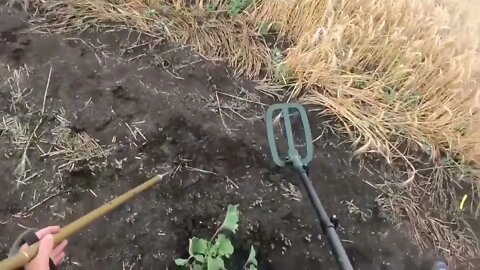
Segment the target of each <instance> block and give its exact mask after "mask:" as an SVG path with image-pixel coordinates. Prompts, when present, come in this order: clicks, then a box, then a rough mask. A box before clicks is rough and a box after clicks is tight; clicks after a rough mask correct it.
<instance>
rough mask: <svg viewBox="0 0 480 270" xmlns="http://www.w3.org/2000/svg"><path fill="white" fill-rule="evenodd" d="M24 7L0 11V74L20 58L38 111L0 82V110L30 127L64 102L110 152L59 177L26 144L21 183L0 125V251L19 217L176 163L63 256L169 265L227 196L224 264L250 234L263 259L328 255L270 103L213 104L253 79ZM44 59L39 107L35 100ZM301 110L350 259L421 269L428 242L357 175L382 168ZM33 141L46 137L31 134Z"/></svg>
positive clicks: (208, 226) (217, 218) (59, 208)
mask: <svg viewBox="0 0 480 270" xmlns="http://www.w3.org/2000/svg"><path fill="white" fill-rule="evenodd" d="M25 18H26V16H23V15H20V14H13V13H11V12H10V11H7V10H3V11H2V12H1V13H0V35H1V41H0V61H1V65H3V68H2V69H1V70H2V74H0V76H1V77H2V82H3V81H5V80H6V78H7V77H9V76H11V72H10V71H8V70H9V69H10V70H13V69H16V68H19V67H21V66H25V67H27V69H28V70H29V71H30V72H29V76H28V77H25V78H24V80H23V81H22V86H23V87H25V88H28V89H31V90H32V93H31V94H30V95H28V96H27V97H26V102H28V103H29V104H32V106H33V111H35V112H36V113H30V114H29V113H28V111H29V110H28V109H27V108H23V107H21V106H20V109H19V110H17V111H16V112H14V111H12V108H11V106H10V105H11V102H12V101H11V94H10V89H9V87H7V86H6V85H4V87H2V88H1V92H0V105H1V112H0V114H1V115H2V116H6V115H15V114H17V115H22V117H23V118H25V119H26V118H27V117H30V121H29V122H28V123H29V124H28V125H29V126H30V127H34V126H35V125H36V123H37V122H38V121H39V119H40V118H42V119H43V124H42V125H40V126H39V129H38V130H39V132H38V133H40V131H41V130H48V129H49V128H50V127H51V126H53V125H55V116H56V115H57V114H59V112H61V111H64V117H65V118H66V119H68V120H70V121H71V125H70V129H71V132H72V133H78V132H85V133H87V134H88V135H90V136H91V137H93V138H95V139H96V140H98V142H99V144H100V145H102V147H103V148H104V149H111V153H110V154H109V155H108V157H107V158H106V159H105V160H104V161H101V160H99V161H98V162H99V163H98V164H99V165H98V166H87V165H85V164H83V165H82V164H77V165H76V168H75V169H74V170H72V171H71V172H69V171H64V172H63V173H62V174H61V177H58V173H57V174H56V172H57V171H58V169H59V165H60V160H58V159H54V158H45V157H42V155H41V153H39V151H38V150H37V148H36V147H33V146H34V145H33V146H32V147H31V149H29V151H28V152H27V154H28V157H29V160H30V163H31V170H32V172H35V171H42V170H43V173H41V174H40V175H39V176H38V177H34V178H33V179H30V181H29V182H28V183H27V184H20V185H18V184H17V183H16V182H15V181H14V179H15V176H14V171H15V168H16V167H17V165H18V163H19V160H20V157H21V155H22V150H21V149H17V148H15V147H14V146H13V144H12V142H11V138H10V137H9V136H7V135H5V134H2V135H0V145H1V149H0V151H2V154H1V155H0V171H1V177H0V187H1V189H0V190H1V191H2V196H1V198H0V222H1V223H0V224H1V225H0V243H1V244H0V254H6V253H7V251H8V248H9V245H10V244H11V243H12V242H13V240H14V238H15V237H16V236H17V235H18V234H20V233H21V232H22V231H23V230H24V229H23V228H22V227H23V226H26V227H44V226H47V225H51V224H61V225H64V224H67V223H69V222H70V221H73V220H74V219H76V218H77V217H80V216H81V215H83V214H85V213H87V212H89V211H90V210H92V209H94V208H96V207H98V206H100V205H101V204H103V203H105V202H106V201H108V200H110V199H111V198H113V197H114V196H116V195H119V194H122V193H123V192H125V191H127V190H128V189H130V188H132V187H134V186H136V185H138V184H139V183H141V182H142V181H144V180H146V179H148V178H149V177H151V176H153V175H155V174H157V173H164V172H167V171H174V172H175V173H173V174H172V175H171V176H170V177H166V178H165V180H164V181H163V182H162V183H161V184H159V185H158V186H156V187H155V188H154V189H153V190H150V191H147V192H146V193H144V194H142V195H140V196H139V197H138V198H136V199H134V200H133V201H131V202H129V203H127V204H126V205H124V206H123V207H121V208H120V209H118V210H115V211H114V212H113V213H111V214H109V215H108V216H106V217H104V218H103V219H101V220H99V221H97V222H95V223H94V224H92V225H91V226H89V227H88V229H86V230H84V231H82V232H81V233H79V234H78V235H76V236H74V237H72V238H71V239H70V242H69V246H68V251H67V253H68V254H67V256H68V259H67V260H66V262H65V265H66V267H65V269H166V268H168V269H175V266H174V263H173V260H174V259H175V258H177V257H181V256H184V255H185V253H186V251H187V247H188V240H189V238H190V237H192V236H198V237H205V238H209V237H211V236H212V234H213V233H214V232H215V231H216V228H217V227H218V225H219V223H220V222H221V221H222V220H223V218H224V215H225V212H226V208H227V206H228V205H229V204H238V205H239V209H240V211H241V218H240V230H239V232H238V234H237V236H236V239H235V245H236V250H237V253H236V257H235V260H234V263H233V264H235V262H237V260H238V261H239V262H241V261H244V260H245V259H246V256H247V255H248V254H247V253H248V250H249V248H250V246H251V245H253V246H254V247H255V249H256V250H257V253H258V259H259V261H260V264H261V265H260V269H335V268H336V264H335V261H334V259H333V258H332V256H331V253H330V251H329V249H328V246H327V244H326V238H325V237H324V236H322V234H321V230H320V227H319V225H318V223H317V221H316V219H315V215H314V212H313V211H312V207H311V205H310V203H309V201H308V198H307V196H306V194H305V193H304V191H303V188H302V187H301V185H300V183H299V182H298V180H296V178H295V177H294V175H293V174H292V173H290V172H285V171H282V170H279V169H277V168H275V167H274V166H273V163H272V161H271V160H270V158H269V150H268V147H267V143H266V133H265V129H264V122H263V120H262V114H263V111H264V110H265V109H266V107H264V106H261V105H258V104H254V106H246V105H252V104H250V103H244V105H245V109H243V110H238V109H237V110H236V112H238V113H239V114H241V115H242V116H244V117H245V119H243V118H242V117H239V116H238V115H235V114H234V113H232V112H231V111H230V110H229V109H227V108H223V109H222V111H223V112H224V113H223V114H222V117H221V116H220V114H219V112H218V107H217V103H216V102H217V95H218V98H219V101H220V103H221V104H222V106H224V105H225V104H230V103H232V102H235V101H237V103H238V102H239V100H236V99H234V98H231V97H229V96H227V95H223V94H221V93H227V94H229V95H235V96H242V97H244V98H246V97H247V96H246V95H247V93H250V94H252V95H261V93H260V92H259V91H258V90H256V89H255V86H254V85H253V84H252V83H250V82H248V81H245V80H242V79H241V78H237V77H235V76H232V75H233V72H232V71H231V70H229V69H228V68H226V67H225V66H224V64H223V63H222V62H218V61H216V62H211V61H207V60H205V59H204V58H202V57H201V56H199V55H196V54H195V53H193V52H192V51H190V50H189V49H188V48H184V47H181V46H175V45H171V44H165V43H163V42H162V41H152V40H150V42H149V44H147V45H141V44H140V43H142V42H146V41H149V40H148V39H143V38H142V37H140V38H139V34H138V33H135V32H130V33H128V32H125V31H120V32H118V31H113V30H112V31H105V32H103V33H98V34H94V33H83V34H82V35H80V36H75V37H72V36H69V37H65V36H41V35H39V34H35V33H31V32H30V31H28V29H29V26H28V25H27V24H26V23H25V22H24V19H25ZM138 40H140V42H137V43H136V41H138ZM152 44H153V45H152ZM136 45H139V46H136ZM129 47H131V48H129ZM7 65H8V67H7ZM50 68H51V69H52V73H51V79H50V84H49V88H48V92H47V96H46V97H47V98H46V109H45V113H46V115H47V117H46V116H45V115H44V116H41V115H40V114H39V110H40V109H41V107H42V103H43V96H44V93H45V88H46V84H47V81H48V74H49V70H50ZM217 91H218V92H221V93H220V94H216V93H217ZM263 100H264V102H267V103H268V102H269V101H268V99H267V98H266V97H263ZM234 110H235V109H234ZM30 112H31V111H30ZM227 113H229V114H230V115H231V116H232V117H231V118H230V117H228V116H227V115H226V114H227ZM222 118H223V120H224V122H225V125H226V126H228V127H229V128H230V130H227V129H226V128H225V125H224V123H223V122H222ZM232 118H233V119H232ZM310 119H311V122H312V126H313V132H314V137H316V136H318V135H319V134H320V133H321V132H322V130H326V131H325V132H324V133H323V136H322V138H321V139H320V140H319V141H317V142H316V145H315V147H316V149H315V157H314V161H313V162H312V164H311V168H312V169H311V176H312V181H313V182H314V184H315V186H316V188H317V191H318V193H319V195H320V197H321V199H322V201H323V203H324V205H325V208H326V209H327V211H328V212H329V213H330V214H336V215H337V216H338V217H339V219H340V225H341V228H339V232H340V236H341V238H342V239H344V240H345V241H344V244H345V247H346V248H347V251H348V253H349V255H350V256H351V258H352V261H353V262H354V264H355V268H356V269H430V267H431V265H432V264H431V263H432V259H433V256H430V255H427V254H423V255H420V254H419V252H418V251H417V250H416V249H415V248H414V247H413V246H412V245H411V243H410V242H409V241H408V240H407V238H406V237H404V236H403V234H402V232H401V231H398V230H396V229H394V228H393V227H392V226H391V225H389V224H388V223H386V222H385V221H384V220H383V219H382V218H381V217H380V216H379V215H378V211H376V205H375V197H376V196H377V195H378V194H377V193H376V191H375V190H374V189H372V188H371V187H370V186H369V185H367V184H366V183H365V182H364V181H362V180H368V181H370V182H382V177H384V176H382V175H379V174H377V173H372V172H373V171H374V170H373V169H370V170H368V169H365V168H364V167H363V166H364V165H362V166H361V165H360V164H358V163H359V162H358V161H356V160H351V151H350V150H349V149H348V148H346V146H342V145H340V143H341V142H342V141H343V139H342V138H338V137H337V136H336V135H335V134H333V133H331V132H329V131H328V129H325V128H324V124H323V122H322V119H321V118H319V117H318V116H316V115H314V114H311V115H310ZM126 123H127V124H129V126H133V125H135V123H137V124H136V126H137V127H138V128H139V129H141V132H142V134H143V135H144V136H145V138H146V140H145V139H144V138H143V137H142V136H141V135H139V134H137V135H136V137H137V138H135V137H134V136H133V135H132V134H131V132H130V130H129V128H128V127H127V125H126ZM0 132H1V131H0ZM44 136H46V137H48V136H49V134H48V132H47V133H46V134H45V135H44ZM38 144H39V145H40V146H41V147H42V148H43V149H48V145H44V144H42V142H41V140H40V139H39V141H38ZM101 162H103V163H101ZM207 171H208V172H207ZM370 171H372V172H370ZM212 172H213V173H212ZM289 183H291V184H293V185H294V186H298V189H299V190H300V191H301V195H302V196H301V197H302V198H301V199H300V200H297V199H298V198H297V197H295V196H292V195H291V194H290V195H289V194H288V192H287V191H285V187H289ZM282 187H283V188H282ZM62 191H63V192H62ZM293 191H295V188H293ZM58 192H60V193H59V194H58ZM293 193H295V192H293ZM52 194H58V195H57V196H54V197H53V198H52V199H50V200H49V201H47V202H45V203H43V204H41V205H40V206H39V207H37V208H35V209H34V210H33V211H32V212H31V213H30V215H27V216H26V217H25V216H22V215H18V213H24V212H25V211H26V210H27V209H28V208H30V207H31V206H33V205H35V204H36V203H38V202H41V201H43V200H44V199H45V198H47V197H48V196H50V195H52ZM352 200H353V202H354V203H355V204H356V205H357V206H358V207H359V208H360V209H362V210H363V211H368V210H370V211H372V213H373V214H372V216H371V217H368V218H367V220H366V221H361V220H360V219H359V218H358V216H356V215H354V214H349V213H348V210H347V206H346V204H345V203H343V202H345V201H352ZM237 264H238V265H241V263H237ZM232 267H233V268H235V267H236V266H232Z"/></svg>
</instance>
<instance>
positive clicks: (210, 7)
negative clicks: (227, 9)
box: [205, 2, 218, 15]
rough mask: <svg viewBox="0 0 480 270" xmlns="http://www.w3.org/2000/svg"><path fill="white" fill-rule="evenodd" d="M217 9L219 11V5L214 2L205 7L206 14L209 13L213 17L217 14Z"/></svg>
mask: <svg viewBox="0 0 480 270" xmlns="http://www.w3.org/2000/svg"><path fill="white" fill-rule="evenodd" d="M217 9H218V3H217V4H216V3H213V2H208V3H207V5H206V6H205V12H206V13H207V15H211V14H213V13H215V11H217Z"/></svg>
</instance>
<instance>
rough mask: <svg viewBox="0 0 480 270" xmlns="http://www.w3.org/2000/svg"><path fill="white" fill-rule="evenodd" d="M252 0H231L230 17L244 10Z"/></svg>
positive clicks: (229, 6)
mask: <svg viewBox="0 0 480 270" xmlns="http://www.w3.org/2000/svg"><path fill="white" fill-rule="evenodd" d="M251 3H252V0H230V3H229V5H228V15H230V17H234V16H237V15H238V14H240V13H241V12H242V11H244V10H245V9H246V8H247V7H248V6H249V5H250V4H251Z"/></svg>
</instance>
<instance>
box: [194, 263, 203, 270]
mask: <svg viewBox="0 0 480 270" xmlns="http://www.w3.org/2000/svg"><path fill="white" fill-rule="evenodd" d="M193 270H203V264H197V263H196V264H194V265H193Z"/></svg>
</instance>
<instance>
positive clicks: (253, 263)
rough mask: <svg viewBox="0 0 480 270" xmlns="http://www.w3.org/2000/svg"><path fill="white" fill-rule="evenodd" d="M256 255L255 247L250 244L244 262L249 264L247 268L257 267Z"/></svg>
mask: <svg viewBox="0 0 480 270" xmlns="http://www.w3.org/2000/svg"><path fill="white" fill-rule="evenodd" d="M256 257H257V254H256V252H255V249H254V248H253V246H252V247H250V255H248V259H247V263H246V265H249V269H257V265H258V262H257V258H256ZM252 266H254V268H252Z"/></svg>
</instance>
